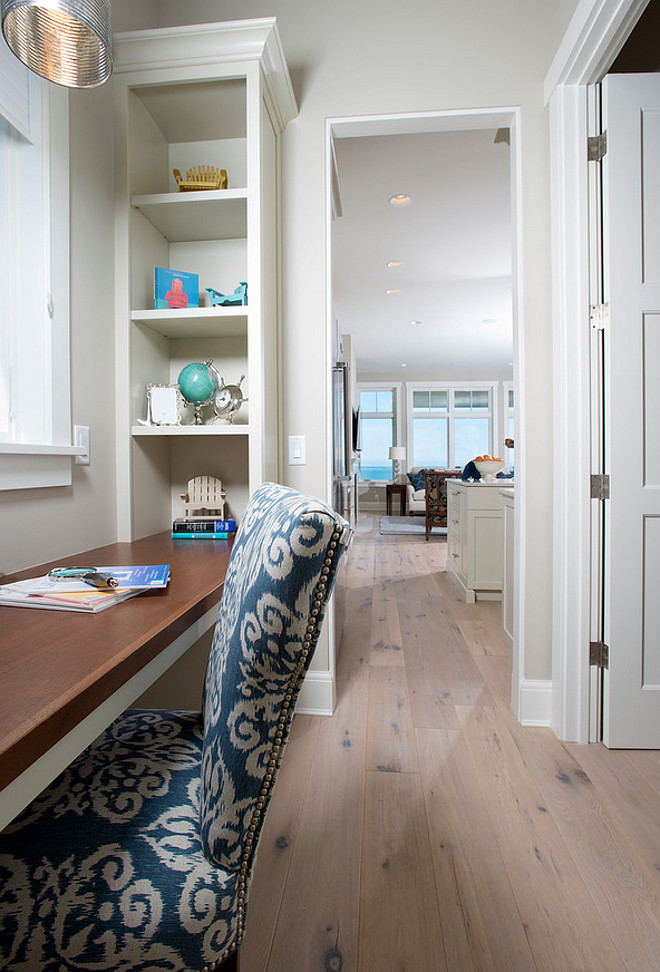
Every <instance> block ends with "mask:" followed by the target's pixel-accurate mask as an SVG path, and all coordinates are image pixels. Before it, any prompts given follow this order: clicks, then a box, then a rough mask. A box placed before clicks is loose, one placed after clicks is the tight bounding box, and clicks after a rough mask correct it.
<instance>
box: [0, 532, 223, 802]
mask: <svg viewBox="0 0 660 972" xmlns="http://www.w3.org/2000/svg"><path fill="white" fill-rule="evenodd" d="M231 546H232V544H231V541H224V540H218V541H207V542H203V541H199V540H172V538H171V536H170V534H169V533H159V534H155V535H154V536H152V537H145V538H144V539H142V540H136V541H135V542H133V543H113V544H109V545H108V546H105V547H98V548H97V549H95V550H88V551H86V552H85V553H84V554H77V555H76V556H74V557H65V558H63V559H62V560H61V561H58V562H53V563H51V564H43V565H42V566H40V567H33V568H30V570H25V571H21V572H19V573H16V574H12V575H11V576H9V577H5V578H3V583H4V582H9V581H13V580H20V579H22V578H24V577H36V576H39V575H40V574H45V573H47V571H48V570H49V569H50V568H51V567H56V566H58V565H59V564H61V565H63V566H66V565H69V566H74V565H77V564H81V563H82V564H85V565H87V564H91V565H92V566H96V565H111V564H171V568H172V570H171V579H170V582H169V585H168V587H167V588H166V590H164V591H153V592H149V593H147V594H139V595H138V596H137V597H133V598H130V599H129V600H128V601H124V602H123V603H120V604H116V605H114V606H113V607H110V608H107V609H106V610H105V611H102V612H101V613H100V614H82V613H78V612H73V611H49V610H46V609H45V608H23V607H7V606H0V789H2V788H3V787H5V786H7V784H8V783H10V782H11V781H12V780H14V779H15V778H16V777H17V776H18V775H19V774H20V773H22V772H23V770H25V769H26V768H27V767H28V766H30V765H31V764H32V763H33V762H34V761H35V760H36V759H37V758H38V757H39V756H41V755H42V754H43V753H45V752H46V751H47V750H48V749H49V748H50V747H51V746H53V745H54V744H55V743H56V742H59V740H60V739H62V738H63V736H65V735H66V733H67V732H69V730H70V729H72V728H73V727H74V726H76V725H77V724H78V723H79V722H80V721H81V720H82V719H84V718H85V716H87V715H89V713H90V712H92V711H93V710H94V709H95V708H96V707H97V706H98V705H100V704H101V703H102V702H104V701H105V700H106V699H107V698H109V696H111V695H112V693H113V692H115V691H116V690H117V689H118V688H120V687H121V686H122V685H123V684H124V683H125V682H127V681H128V679H129V678H131V677H132V676H133V675H134V674H135V673H136V672H137V671H139V670H140V669H141V668H143V667H144V666H145V665H146V664H147V663H148V662H149V661H151V659H152V658H154V657H155V656H156V655H158V653H159V652H160V651H162V650H163V649H164V648H165V647H167V645H168V644H169V643H170V642H171V641H173V640H174V639H175V638H176V637H178V635H179V634H181V633H182V632H183V631H185V630H186V629H187V628H188V627H189V626H190V625H191V624H193V623H194V622H195V621H197V620H198V619H199V618H200V617H202V615H204V614H205V613H206V612H207V611H208V610H209V609H210V608H212V607H213V606H214V605H215V604H217V603H218V602H219V600H220V595H221V593H222V586H223V583H224V579H225V574H226V571H227V563H228V560H229V554H230V551H231Z"/></svg>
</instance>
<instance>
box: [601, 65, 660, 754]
mask: <svg viewBox="0 0 660 972" xmlns="http://www.w3.org/2000/svg"><path fill="white" fill-rule="evenodd" d="M602 99H603V127H604V128H605V129H606V130H607V154H606V155H605V158H604V160H603V277H604V298H605V301H606V302H607V304H608V307H609V323H608V324H607V326H606V328H605V334H604V337H605V344H604V354H605V368H604V412H605V442H604V445H605V466H606V471H607V472H608V473H609V474H610V480H611V486H610V499H609V500H608V501H606V505H605V564H604V571H605V588H604V591H605V597H604V600H605V613H604V638H605V641H606V643H607V644H608V645H609V669H608V670H607V671H606V672H605V678H604V686H603V689H604V694H603V741H604V742H605V744H606V745H607V746H610V747H626V748H657V747H658V746H660V410H659V409H658V407H657V402H656V394H657V389H658V387H659V386H660V75H658V74H648V75H611V76H609V77H607V78H605V80H604V82H603V86H602Z"/></svg>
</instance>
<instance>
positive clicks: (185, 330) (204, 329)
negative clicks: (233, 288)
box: [131, 306, 248, 338]
mask: <svg viewBox="0 0 660 972" xmlns="http://www.w3.org/2000/svg"><path fill="white" fill-rule="evenodd" d="M131 320H132V321H133V323H134V324H145V325H146V326H147V327H149V328H151V330H152V331H157V332H158V334H162V335H163V337H167V338H188V337H192V338H207V337H242V336H244V335H245V334H246V333H247V323H248V308H247V307H239V306H234V307H191V308H190V309H189V310H135V311H133V312H132V313H131Z"/></svg>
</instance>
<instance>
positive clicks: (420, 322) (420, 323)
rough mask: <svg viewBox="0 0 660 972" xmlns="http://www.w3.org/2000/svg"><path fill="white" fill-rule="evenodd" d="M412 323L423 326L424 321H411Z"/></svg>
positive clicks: (415, 325)
mask: <svg viewBox="0 0 660 972" xmlns="http://www.w3.org/2000/svg"><path fill="white" fill-rule="evenodd" d="M410 323H411V324H412V325H413V326H414V327H421V326H422V324H423V323H424V321H411V322H410Z"/></svg>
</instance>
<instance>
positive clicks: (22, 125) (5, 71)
mask: <svg viewBox="0 0 660 972" xmlns="http://www.w3.org/2000/svg"><path fill="white" fill-rule="evenodd" d="M0 115H2V116H3V117H4V118H6V119H7V121H8V122H9V123H10V124H11V125H13V126H14V128H15V129H16V130H17V131H18V132H20V133H21V135H23V136H24V137H25V138H27V139H28V141H30V142H31V141H32V130H31V126H30V73H29V71H28V69H27V68H26V67H25V65H24V64H21V62H20V61H19V60H18V58H17V57H14V55H13V54H12V52H11V51H10V50H9V48H8V47H7V44H6V42H5V40H4V37H2V36H1V35H0Z"/></svg>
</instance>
